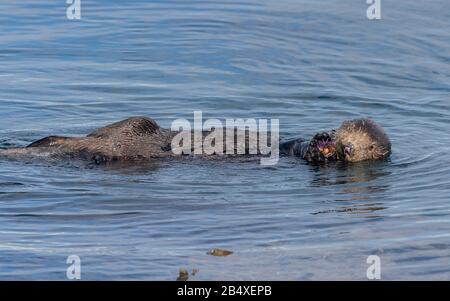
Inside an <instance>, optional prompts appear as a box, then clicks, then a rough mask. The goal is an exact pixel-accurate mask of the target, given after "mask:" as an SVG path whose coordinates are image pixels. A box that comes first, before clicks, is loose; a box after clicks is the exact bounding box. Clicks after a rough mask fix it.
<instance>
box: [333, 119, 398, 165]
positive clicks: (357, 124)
mask: <svg viewBox="0 0 450 301" xmlns="http://www.w3.org/2000/svg"><path fill="white" fill-rule="evenodd" d="M335 143H336V152H337V155H338V157H339V159H341V160H345V161H349V162H359V161H365V160H379V159H384V158H386V157H388V156H389V155H390V153H391V142H390V141H389V138H388V136H387V135H386V133H385V132H384V131H383V129H382V128H381V127H380V126H378V125H377V124H376V123H375V122H374V121H372V120H370V119H367V118H361V119H355V120H350V121H344V122H343V123H342V125H341V126H340V128H339V129H337V131H336V142H335Z"/></svg>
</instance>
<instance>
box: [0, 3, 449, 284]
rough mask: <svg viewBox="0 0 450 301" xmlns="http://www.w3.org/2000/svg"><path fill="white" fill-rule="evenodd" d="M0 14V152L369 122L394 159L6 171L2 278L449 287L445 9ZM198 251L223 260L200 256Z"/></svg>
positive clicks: (225, 7) (37, 8)
mask: <svg viewBox="0 0 450 301" xmlns="http://www.w3.org/2000/svg"><path fill="white" fill-rule="evenodd" d="M365 2H366V1H338V0H336V1H315V0H302V1H294V0H280V1H260V0H241V1H210V0H205V1H193V0H186V1H166V0H164V1H120V2H119V1H106V0H104V1H100V0H91V1H88V0H82V1H81V7H82V19H81V20H68V19H67V18H66V6H67V4H66V3H65V1H62V0H61V1H50V0H49V1H43V0H40V1H31V0H29V1H23V0H22V1H11V2H10V3H6V1H2V2H1V3H0V32H1V35H0V147H2V148H7V147H17V146H24V145H26V144H27V143H29V142H31V141H34V140H36V139H38V138H42V137H44V136H47V135H51V134H58V135H69V136H76V135H84V134H87V133H89V132H90V131H92V130H93V129H95V128H97V127H99V126H103V125H105V124H108V123H110V122H114V121H118V120H121V119H123V118H126V117H129V116H133V115H147V116H149V117H152V118H154V119H155V120H157V122H158V123H159V124H160V125H162V126H166V127H168V126H170V124H171V122H172V121H173V120H174V119H175V118H192V116H193V115H192V114H193V111H194V110H201V111H203V114H204V118H213V117H214V118H220V119H222V120H224V118H239V117H243V118H251V117H255V118H278V119H279V120H280V124H281V132H282V134H283V135H284V137H297V136H303V137H310V136H311V135H312V134H314V133H315V132H317V131H319V130H327V129H331V128H335V127H337V126H339V124H340V123H341V122H342V121H343V120H345V119H351V118H356V117H361V116H369V117H371V118H373V119H374V120H376V121H377V122H378V123H379V124H380V125H381V126H382V127H383V128H384V129H385V130H386V132H387V133H388V134H389V136H390V137H391V141H392V146H393V154H392V156H391V159H390V160H389V161H388V162H384V163H378V164H358V165H350V166H323V167H313V166H308V165H306V164H305V163H303V162H301V161H300V160H298V159H295V158H282V159H280V161H279V164H278V165H276V166H274V167H270V168H268V167H263V166H261V165H259V164H258V163H254V162H253V163H252V162H246V163H239V162H206V161H201V160H193V161H192V162H189V161H184V162H166V163H161V164H156V165H155V164H153V165H148V166H145V165H144V166H137V167H126V168H125V167H123V168H94V169H86V168H77V167H74V166H64V165H56V166H55V165H49V164H39V163H32V164H29V163H22V162H12V161H5V160H2V161H0V279H55V280H64V279H66V268H67V267H68V265H67V264H66V259H67V257H68V256H69V255H72V254H74V255H78V256H79V257H80V258H81V266H82V279H84V280H88V279H90V280H98V279H101V280H106V279H146V280H174V279H175V278H176V277H177V275H178V270H179V269H180V268H186V269H189V270H191V269H193V268H196V269H199V272H198V274H197V275H195V276H194V277H192V276H191V279H193V280H219V279H224V280H254V279H267V280H282V279H285V280H302V279H313V280H328V279H351V280H364V279H367V278H366V269H367V268H368V267H369V265H368V264H367V263H366V259H367V257H368V256H369V255H378V256H379V257H380V259H381V269H382V274H381V277H382V279H385V280H390V279H417V280H419V279H424V280H428V279H446V280H449V279H450V197H449V196H450V180H449V172H450V168H449V165H450V156H449V151H450V149H449V144H450V138H449V131H450V109H449V101H450V93H449V92H450V31H449V25H450V24H449V20H450V2H449V1H447V0H435V1H420V2H419V1H407V0H400V1H382V20H378V21H369V20H368V19H367V17H366V9H367V5H366V3H365ZM211 248H225V249H229V250H232V251H233V252H234V253H233V254H232V255H230V256H227V257H213V256H209V255H206V252H207V251H208V250H209V249H211Z"/></svg>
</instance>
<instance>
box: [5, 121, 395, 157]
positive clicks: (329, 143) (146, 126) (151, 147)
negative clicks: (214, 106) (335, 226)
mask: <svg viewBox="0 0 450 301" xmlns="http://www.w3.org/2000/svg"><path fill="white" fill-rule="evenodd" d="M178 133H179V132H176V131H171V130H170V129H164V128H161V127H160V126H159V125H158V124H157V123H156V122H155V121H154V120H153V119H150V118H147V117H131V118H128V119H125V120H123V121H120V122H117V123H113V124H111V125H108V126H106V127H102V128H99V129H97V130H95V131H94V132H93V133H91V134H89V135H87V136H86V137H79V138H72V137H60V136H49V137H46V138H44V139H40V140H38V141H35V142H33V143H31V144H30V145H28V146H27V147H25V148H15V149H6V150H0V157H10V158H11V157H12V158H39V157H50V158H58V159H59V158H66V159H82V160H88V161H91V162H94V163H96V164H101V163H107V162H113V161H130V162H133V161H140V160H151V159H159V158H165V157H176V156H177V155H175V153H174V152H173V151H172V139H173V138H174V137H175V135H177V134H178ZM208 133H209V132H203V137H204V136H205V135H207V134H208ZM247 139H248V135H247ZM279 150H280V154H282V155H292V156H298V157H301V158H303V159H305V160H306V161H308V162H311V163H322V162H329V161H348V162H358V161H364V160H379V159H383V158H386V157H388V156H389V154H390V152H391V143H390V141H389V138H388V136H387V135H386V134H385V132H384V131H383V129H382V128H381V127H380V126H378V125H377V124H376V123H375V122H374V121H372V120H370V119H367V118H362V119H356V120H350V121H345V122H344V123H343V124H342V125H341V126H340V127H339V128H338V129H337V130H331V131H329V132H322V133H318V134H316V135H315V136H314V137H313V138H312V139H311V140H310V141H306V140H304V139H294V140H290V141H286V142H283V143H281V144H280V148H279ZM247 154H248V153H247ZM214 155H223V154H213V156H214ZM178 156H179V155H178ZM208 156H209V157H211V155H208Z"/></svg>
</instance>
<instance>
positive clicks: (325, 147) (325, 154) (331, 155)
mask: <svg viewBox="0 0 450 301" xmlns="http://www.w3.org/2000/svg"><path fill="white" fill-rule="evenodd" d="M334 139H335V138H334V131H332V132H331V133H328V132H322V133H318V134H316V135H315V136H314V137H313V138H312V139H311V141H310V142H309V145H308V149H307V150H306V152H305V155H304V159H305V160H307V161H308V162H311V163H325V162H329V161H337V159H338V156H337V153H336V145H335V142H334Z"/></svg>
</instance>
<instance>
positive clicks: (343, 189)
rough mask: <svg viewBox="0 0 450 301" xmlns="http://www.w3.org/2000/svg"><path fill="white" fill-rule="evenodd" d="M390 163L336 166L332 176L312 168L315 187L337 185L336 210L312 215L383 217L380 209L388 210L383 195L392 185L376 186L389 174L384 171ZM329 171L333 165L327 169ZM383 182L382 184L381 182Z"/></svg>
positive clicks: (317, 167) (341, 164)
mask: <svg viewBox="0 0 450 301" xmlns="http://www.w3.org/2000/svg"><path fill="white" fill-rule="evenodd" d="M388 164H389V162H371V163H367V162H361V163H352V164H346V163H340V162H339V163H336V164H333V166H332V168H333V169H334V170H333V173H332V174H330V173H329V172H321V169H323V167H322V166H315V167H311V168H310V169H311V170H312V171H314V177H313V179H312V180H311V186H312V187H323V186H337V190H336V192H335V196H334V197H335V199H334V200H333V201H334V202H335V203H330V205H331V206H333V209H328V210H322V211H319V212H314V213H312V214H314V215H316V214H324V213H334V212H339V213H349V214H357V215H358V216H361V217H371V218H374V217H382V212H380V211H381V210H384V209H387V205H386V204H385V203H384V202H383V196H384V195H385V194H386V192H388V191H389V188H390V185H389V184H381V183H377V181H376V180H377V179H378V178H383V177H385V176H388V175H390V171H388V170H386V169H385V166H386V165H388ZM327 168H328V169H329V168H330V166H327ZM382 183H383V182H382Z"/></svg>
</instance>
